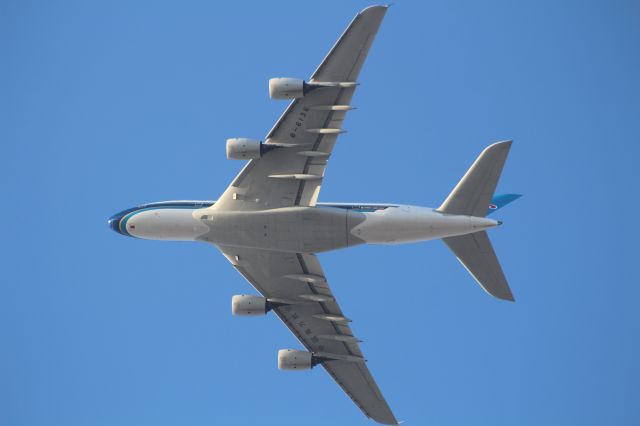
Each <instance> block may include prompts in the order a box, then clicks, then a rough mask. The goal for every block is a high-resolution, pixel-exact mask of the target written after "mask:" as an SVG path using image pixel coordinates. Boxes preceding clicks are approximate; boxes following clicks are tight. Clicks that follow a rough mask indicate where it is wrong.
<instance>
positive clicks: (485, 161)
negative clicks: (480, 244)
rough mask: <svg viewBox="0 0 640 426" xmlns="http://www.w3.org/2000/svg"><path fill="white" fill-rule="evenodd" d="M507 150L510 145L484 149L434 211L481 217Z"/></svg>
mask: <svg viewBox="0 0 640 426" xmlns="http://www.w3.org/2000/svg"><path fill="white" fill-rule="evenodd" d="M510 148H511V141H505V142H497V143H494V144H493V145H489V146H488V147H487V148H485V150H484V151H482V153H481V154H480V155H479V156H478V158H477V159H476V161H475V162H474V163H473V165H472V166H471V167H470V168H469V170H467V173H465V175H464V176H463V177H462V179H461V180H460V182H458V184H457V185H456V187H455V188H453V191H451V194H449V196H448V197H447V199H446V200H444V203H442V205H441V206H440V207H438V211H439V212H442V213H449V214H461V215H467V216H477V217H485V216H486V214H487V209H488V208H489V203H490V201H491V198H492V197H493V193H494V192H495V190H496V185H497V184H498V179H500V174H501V173H502V168H503V166H504V162H505V161H506V160H507V154H509V149H510Z"/></svg>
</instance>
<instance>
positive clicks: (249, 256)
mask: <svg viewBox="0 0 640 426" xmlns="http://www.w3.org/2000/svg"><path fill="white" fill-rule="evenodd" d="M218 248H219V249H220V250H221V251H222V253H223V254H224V255H225V257H226V258H227V259H228V260H229V261H230V262H231V264H232V265H233V266H234V267H235V268H236V269H237V270H238V272H240V274H241V275H242V276H244V278H245V279H246V280H247V281H249V283H250V284H251V285H252V286H253V287H254V288H255V289H256V290H257V291H259V292H260V293H261V294H262V295H263V296H264V297H266V298H268V299H275V300H283V301H289V302H290V304H288V305H285V306H280V307H277V308H275V309H273V311H274V312H275V313H276V315H278V317H279V318H280V319H281V320H282V322H283V323H284V324H285V325H286V326H287V327H288V328H289V330H291V332H292V333H293V335H294V336H296V338H298V340H299V341H300V343H302V344H303V345H304V346H305V348H306V349H307V350H308V351H310V352H312V353H315V354H330V355H335V356H337V357H339V358H343V359H334V360H325V361H323V362H322V363H321V364H322V366H323V367H324V368H325V370H326V371H327V372H328V373H329V374H330V375H331V377H333V379H334V380H335V381H336V382H337V383H338V385H340V387H341V388H342V389H343V390H344V391H345V393H346V394H347V395H349V397H350V398H351V400H352V401H353V402H354V403H355V404H356V405H357V406H358V407H359V408H360V409H361V410H362V412H363V413H364V414H365V415H366V416H367V417H370V418H372V419H374V420H375V421H377V422H380V423H384V424H397V423H398V422H397V420H396V418H395V416H394V415H393V413H392V411H391V409H390V408H389V405H388V404H387V402H386V401H385V399H384V397H383V396H382V393H381V392H380V389H379V388H378V385H377V384H376V382H375V380H374V379H373V377H372V375H371V373H370V372H369V369H368V368H367V365H366V363H365V362H364V361H365V360H364V357H363V355H362V352H361V350H360V345H359V340H358V339H357V338H356V337H355V336H354V335H353V333H352V331H351V328H350V327H349V323H348V321H349V320H346V318H345V316H344V314H343V312H342V310H341V309H340V306H339V305H338V303H337V301H336V300H335V298H334V296H333V293H332V291H331V289H330V288H329V285H328V283H327V280H326V278H325V275H324V271H323V270H322V267H321V265H320V263H319V262H318V259H317V257H316V256H315V255H313V254H303V253H285V252H276V251H270V250H258V249H249V248H240V247H228V246H219V247H218ZM314 299H316V300H321V301H314ZM328 318H332V319H333V320H329V319H328ZM336 318H343V319H344V320H339V321H336V320H335V319H336ZM354 360H362V361H361V362H359V361H354Z"/></svg>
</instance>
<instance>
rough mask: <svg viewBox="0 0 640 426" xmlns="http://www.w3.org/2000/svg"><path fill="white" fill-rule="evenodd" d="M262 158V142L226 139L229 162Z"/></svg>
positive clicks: (245, 139)
mask: <svg viewBox="0 0 640 426" xmlns="http://www.w3.org/2000/svg"><path fill="white" fill-rule="evenodd" d="M261 156H262V142H260V141H258V140H255V139H247V138H231V139H227V158H228V159H229V160H251V159H254V158H260V157H261Z"/></svg>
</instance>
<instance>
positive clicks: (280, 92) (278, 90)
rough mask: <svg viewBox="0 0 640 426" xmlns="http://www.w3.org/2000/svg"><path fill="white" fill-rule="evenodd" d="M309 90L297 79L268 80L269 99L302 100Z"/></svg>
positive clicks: (307, 86)
mask: <svg viewBox="0 0 640 426" xmlns="http://www.w3.org/2000/svg"><path fill="white" fill-rule="evenodd" d="M308 90H309V85H308V84H307V83H305V82H304V80H299V79H297V78H272V79H271V80H269V97H270V98H271V99H296V98H302V97H303V96H304V95H305V94H306V93H307V92H308Z"/></svg>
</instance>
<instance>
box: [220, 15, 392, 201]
mask: <svg viewBox="0 0 640 426" xmlns="http://www.w3.org/2000/svg"><path fill="white" fill-rule="evenodd" d="M386 11H387V6H371V7H368V8H366V9H364V10H362V11H361V12H360V13H358V14H357V15H356V17H355V18H354V19H353V21H352V22H351V23H350V24H349V26H348V27H347V29H346V30H345V32H344V33H343V34H342V36H341V37H340V38H339V39H338V41H337V42H336V44H335V45H334V46H333V48H332V49H331V51H330V52H329V54H328V55H327V56H326V57H325V59H324V60H323V61H322V63H321V64H320V66H319V67H318V69H317V70H316V71H315V72H314V73H313V75H312V76H311V78H310V79H309V83H314V82H316V83H317V82H324V83H328V82H330V83H347V84H346V85H345V84H342V85H340V86H339V87H338V86H336V87H321V88H317V89H314V90H312V91H310V92H308V93H307V94H305V96H304V97H302V98H298V99H295V100H293V101H292V102H291V103H290V104H289V106H288V107H287V109H286V110H285V112H284V113H283V114H282V116H281V117H280V119H279V120H278V121H277V122H276V124H275V125H274V126H273V128H272V129H271V131H270V132H269V133H268V134H267V137H266V139H265V142H264V143H265V145H273V146H278V147H277V148H275V149H272V150H269V151H267V152H264V153H263V155H262V157H261V158H259V159H253V160H251V161H249V163H247V165H246V166H245V167H244V169H242V171H241V172H240V174H238V176H236V178H235V179H234V180H233V182H232V183H231V185H230V186H229V187H228V188H227V189H226V191H225V192H224V194H222V196H221V197H220V198H219V199H218V201H217V202H216V204H215V207H214V208H215V209H216V210H235V211H238V210H240V211H255V210H265V209H272V208H278V207H292V206H314V205H315V204H316V201H317V199H318V194H319V192H320V185H321V183H322V178H323V177H324V172H325V168H326V166H327V162H328V159H329V156H330V155H331V152H332V151H333V146H334V145H335V143H336V139H337V137H338V134H340V133H342V132H344V130H343V129H342V122H343V120H344V119H345V117H346V114H347V111H348V110H349V109H351V107H350V105H351V97H352V96H353V93H354V91H355V88H356V86H355V84H349V83H355V82H357V78H358V75H359V74H360V69H361V68H362V65H363V64H364V61H365V59H366V57H367V54H368V52H369V48H370V47H371V44H372V43H373V39H374V37H375V35H376V33H377V32H378V28H379V27H380V23H381V22H382V19H383V18H384V15H385V13H386Z"/></svg>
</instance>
